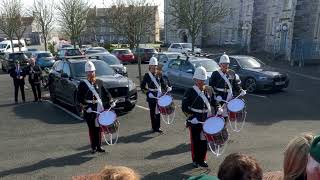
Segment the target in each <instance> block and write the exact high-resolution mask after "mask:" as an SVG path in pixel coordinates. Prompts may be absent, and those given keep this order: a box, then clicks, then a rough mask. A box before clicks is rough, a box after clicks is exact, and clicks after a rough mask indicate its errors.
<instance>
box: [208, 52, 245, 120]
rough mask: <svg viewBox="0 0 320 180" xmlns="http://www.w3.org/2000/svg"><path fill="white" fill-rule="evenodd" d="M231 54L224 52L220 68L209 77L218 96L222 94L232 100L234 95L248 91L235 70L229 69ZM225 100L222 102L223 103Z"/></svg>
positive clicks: (223, 98)
mask: <svg viewBox="0 0 320 180" xmlns="http://www.w3.org/2000/svg"><path fill="white" fill-rule="evenodd" d="M229 64H230V59H229V56H228V55H226V54H224V55H222V56H221V57H220V61H219V66H220V69H218V70H217V71H214V72H213V73H212V75H211V77H210V79H209V85H210V86H211V87H212V89H213V91H214V93H215V94H216V96H221V98H222V100H224V101H230V100H231V99H233V98H234V97H236V96H238V95H241V96H244V95H245V94H246V91H244V90H243V89H242V88H241V80H240V78H239V75H237V74H236V73H235V72H234V71H233V70H231V69H229ZM224 103H225V102H222V101H221V102H220V104H221V105H223V104H224ZM224 107H226V106H224ZM223 116H224V117H227V116H228V115H227V111H226V109H225V110H224V114H223Z"/></svg>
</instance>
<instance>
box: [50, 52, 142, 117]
mask: <svg viewBox="0 0 320 180" xmlns="http://www.w3.org/2000/svg"><path fill="white" fill-rule="evenodd" d="M91 61H92V62H93V64H94V65H95V67H96V71H95V73H96V78H97V81H99V82H101V83H102V84H101V85H102V86H103V87H105V88H106V90H108V91H109V93H110V94H111V96H112V98H113V99H115V100H118V101H117V103H116V107H115V109H119V110H123V111H131V110H132V109H133V108H134V106H135V104H136V102H137V89H136V85H135V84H134V82H133V81H132V80H131V79H129V78H127V77H124V76H122V75H120V74H116V73H115V72H114V70H113V69H112V68H111V67H109V65H108V64H107V63H105V62H103V61H100V60H94V59H92V60H91ZM86 62H87V59H85V58H84V59H68V60H59V61H56V62H55V63H54V65H53V67H52V70H51V72H50V74H49V92H50V98H51V100H52V101H53V102H57V101H60V102H63V103H64V104H67V105H70V106H72V107H74V108H75V111H76V112H77V113H78V114H79V115H81V108H80V104H79V102H78V101H77V98H76V94H77V89H78V85H79V83H80V81H81V80H84V79H86V72H85V71H84V66H85V63H86ZM102 96H103V94H102ZM101 99H104V98H103V97H101Z"/></svg>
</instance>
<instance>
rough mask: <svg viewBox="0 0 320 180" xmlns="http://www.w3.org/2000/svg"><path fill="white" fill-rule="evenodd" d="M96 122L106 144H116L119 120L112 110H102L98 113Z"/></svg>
mask: <svg viewBox="0 0 320 180" xmlns="http://www.w3.org/2000/svg"><path fill="white" fill-rule="evenodd" d="M98 123H99V125H100V128H101V131H102V133H103V137H104V140H105V141H106V143H107V144H108V145H113V144H116V143H117V141H118V138H119V126H120V122H119V121H118V120H117V114H116V113H115V112H113V111H103V112H101V113H99V115H98Z"/></svg>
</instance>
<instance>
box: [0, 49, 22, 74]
mask: <svg viewBox="0 0 320 180" xmlns="http://www.w3.org/2000/svg"><path fill="white" fill-rule="evenodd" d="M15 61H19V62H20V67H22V68H25V67H26V66H27V65H28V57H27V56H26V54H25V53H24V52H15V53H5V54H4V59H3V60H2V62H1V65H2V70H3V71H8V70H10V69H11V68H13V67H14V62H15Z"/></svg>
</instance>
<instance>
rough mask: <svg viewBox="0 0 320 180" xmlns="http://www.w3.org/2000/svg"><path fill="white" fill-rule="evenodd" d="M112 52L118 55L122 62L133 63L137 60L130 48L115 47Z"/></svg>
mask: <svg viewBox="0 0 320 180" xmlns="http://www.w3.org/2000/svg"><path fill="white" fill-rule="evenodd" d="M111 54H113V55H115V56H117V58H118V59H119V60H120V61H122V63H133V62H135V59H134V55H133V53H132V52H131V50H130V49H114V50H112V52H111Z"/></svg>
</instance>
